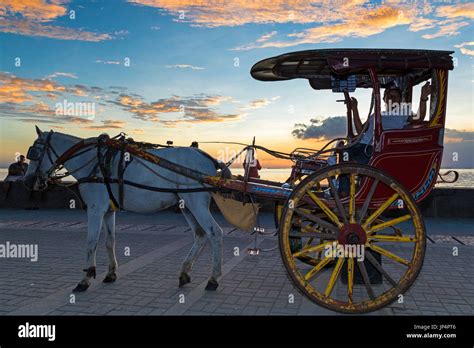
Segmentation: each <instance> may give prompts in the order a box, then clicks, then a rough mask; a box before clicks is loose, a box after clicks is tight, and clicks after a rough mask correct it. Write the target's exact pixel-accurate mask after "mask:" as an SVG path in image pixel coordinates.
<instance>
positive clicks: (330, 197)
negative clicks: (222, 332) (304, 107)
mask: <svg viewBox="0 0 474 348" xmlns="http://www.w3.org/2000/svg"><path fill="white" fill-rule="evenodd" d="M451 53H452V52H446V51H428V50H394V49H393V50H392V49H340V50H339V49H330V50H311V51H302V52H295V53H289V54H284V55H281V56H277V57H273V58H269V59H265V60H263V61H261V62H259V63H257V64H255V65H254V66H253V67H252V70H251V74H252V76H253V77H254V78H255V79H257V80H261V81H283V80H289V79H294V78H304V79H307V80H308V81H309V84H310V86H311V87H312V88H313V89H316V90H323V89H328V90H332V91H333V92H336V93H337V92H340V93H343V95H344V100H343V101H344V103H345V104H346V107H347V135H346V137H343V138H338V139H334V140H331V141H330V142H329V143H328V144H326V145H325V146H324V147H323V148H322V149H320V150H312V149H296V150H295V151H293V152H292V153H290V154H285V153H282V152H277V151H271V150H268V149H266V148H263V147H261V146H257V145H255V144H252V145H249V146H247V147H246V149H247V150H252V151H254V150H263V151H267V152H268V153H270V154H272V155H274V156H277V157H280V158H287V159H291V160H293V161H294V165H293V168H292V174H291V176H290V178H289V179H288V181H287V182H286V183H276V182H271V181H266V180H260V179H255V178H252V177H250V176H249V175H247V174H246V175H245V176H244V178H243V179H242V178H236V177H229V176H223V175H212V174H208V173H206V172H202V171H200V170H197V169H196V168H190V166H189V165H183V162H181V164H180V163H176V161H172V160H170V157H167V156H162V155H160V150H158V151H156V152H152V151H150V150H149V148H146V147H143V146H141V145H140V144H138V143H134V142H127V141H126V140H124V139H114V138H106V139H101V140H100V141H99V142H98V140H97V138H94V139H95V140H94V139H92V140H91V139H86V140H79V139H77V138H76V139H77V141H75V142H74V141H73V140H69V141H70V146H67V147H65V148H64V151H62V152H60V151H55V150H54V147H53V146H52V144H51V138H52V132H50V133H48V135H45V134H40V136H39V139H38V140H37V141H36V142H35V144H34V145H33V146H32V147H31V148H30V150H29V152H28V158H29V159H30V160H31V161H32V162H35V161H36V163H37V165H36V166H30V171H29V174H30V175H31V176H30V178H31V180H30V186H33V185H34V184H35V183H38V182H39V181H41V180H40V179H43V180H46V179H47V178H51V176H52V174H53V173H54V172H55V170H57V168H58V167H60V166H61V165H63V164H65V163H66V162H67V161H68V160H69V159H70V158H71V157H74V156H78V154H80V153H81V152H84V151H86V150H85V149H87V148H104V149H115V155H113V156H116V157H113V158H112V160H111V162H110V163H112V164H113V165H117V166H118V167H119V168H122V169H123V165H124V162H123V154H124V153H127V154H130V155H131V156H132V157H134V158H137V159H139V160H144V161H146V162H147V163H150V164H153V165H156V167H157V168H158V167H159V168H162V169H164V170H166V171H167V172H169V173H175V174H178V176H179V177H181V178H187V179H189V180H190V182H193V183H195V184H196V183H200V185H201V186H200V187H197V188H196V187H191V188H183V187H185V186H183V185H180V186H172V187H171V188H169V187H168V188H167V189H163V188H159V187H152V186H150V185H148V186H147V185H144V184H137V183H134V182H133V181H131V180H127V179H126V175H124V172H123V171H121V170H120V169H117V171H116V172H115V175H118V177H117V178H112V177H111V176H113V175H114V173H113V172H112V173H111V174H110V175H106V172H104V170H102V167H103V166H99V167H100V169H101V171H100V172H99V175H96V176H94V177H91V176H90V175H89V176H87V177H86V179H87V180H82V183H87V184H92V183H93V184H95V185H102V186H104V185H106V186H107V192H108V194H109V195H112V196H111V197H114V192H115V193H117V192H118V193H120V192H122V195H123V186H124V185H125V186H127V185H129V186H133V185H135V186H133V187H134V189H139V190H147V189H148V190H153V189H154V190H155V191H158V192H166V194H169V193H170V192H177V193H183V192H185V193H186V194H192V193H193V192H198V191H203V192H205V191H212V190H214V191H215V190H218V191H221V192H225V191H227V192H229V191H230V192H240V193H243V194H245V195H248V196H250V197H254V196H258V197H265V198H267V199H273V200H275V201H276V202H277V203H276V209H275V216H276V220H277V225H278V229H279V232H278V234H279V247H280V252H281V257H282V260H283V263H284V266H285V268H286V270H287V271H288V274H289V277H290V278H291V280H292V281H293V282H294V284H295V285H296V286H297V287H298V289H299V290H300V291H301V292H302V293H303V294H304V295H305V296H306V297H308V298H309V299H311V300H312V301H314V302H316V303H318V304H320V305H322V306H324V307H326V308H329V309H331V310H335V311H339V312H344V313H364V312H369V311H373V310H376V309H379V308H382V307H384V306H386V305H387V304H389V303H391V302H392V301H394V300H396V299H397V298H399V295H400V294H403V293H404V292H405V291H406V290H407V289H408V288H409V287H410V286H411V285H412V284H413V282H414V281H415V279H416V277H417V275H418V273H419V272H420V269H421V266H422V263H423V258H424V253H425V246H426V236H425V227H424V224H423V217H422V216H421V214H420V211H419V209H418V207H417V203H418V202H420V201H421V200H423V199H425V198H426V197H427V196H428V195H429V193H430V191H431V189H432V188H433V186H434V184H435V182H436V178H437V175H438V172H439V168H440V165H441V159H442V153H443V135H444V124H445V115H446V99H447V88H448V85H447V82H448V70H451V69H453V63H452V58H451V56H450V54H451ZM428 80H430V82H431V100H430V107H429V108H428V116H429V117H428V119H427V120H417V119H416V117H413V115H411V118H410V120H409V121H407V122H406V124H405V125H404V126H403V127H399V128H396V129H384V128H383V127H384V122H383V120H382V118H383V117H388V116H385V115H383V113H382V111H381V104H382V96H381V90H380V89H381V88H385V87H388V86H390V85H393V84H395V85H396V86H397V88H399V91H400V96H401V101H402V102H404V103H407V104H410V103H411V102H412V96H413V89H414V87H415V86H416V85H419V84H421V83H425V81H428ZM361 88H364V89H370V90H372V93H371V103H370V104H371V106H370V110H369V117H368V121H367V122H366V125H365V127H364V129H363V130H362V131H361V132H358V134H355V132H354V130H353V128H354V122H355V121H354V116H355V115H354V114H353V113H354V109H353V108H352V107H351V101H352V99H351V97H350V93H352V92H354V91H355V90H356V89H361ZM371 115H372V117H371ZM371 120H372V121H371ZM370 122H373V124H372V125H370V124H369V123H370ZM367 132H372V133H371V135H372V139H373V140H372V143H371V144H370V145H371V146H370V148H371V150H370V153H367V152H366V151H367V148H368V147H367V146H366V147H365V149H364V151H365V152H366V153H365V154H366V155H367V156H368V157H370V159H369V161H368V163H367V164H361V163H357V162H354V161H352V159H351V158H350V156H349V157H348V158H346V156H344V154H346V153H350V150H351V149H353V148H354V147H355V146H356V145H357V144H360V142H361V139H362V137H363V135H364V133H367ZM336 143H337V144H338V146H337V147H331V144H336ZM51 151H52V152H53V153H51ZM98 153H99V154H102V152H101V151H100V150H99V151H98ZM162 153H163V154H164V153H165V152H162ZM336 154H338V155H339V159H340V160H339V163H337V161H336V162H335V161H334V160H333V159H334V155H336ZM54 157H55V158H54ZM44 158H48V160H47V161H44V160H43V159H44ZM114 158H116V160H115V162H114ZM329 158H331V159H332V160H329ZM43 162H47V163H43ZM185 163H186V162H185ZM96 169H97V167H96ZM68 170H69V172H71V170H70V169H69V168H68ZM247 170H248V168H247ZM33 179H34V180H33ZM94 180H95V181H94ZM168 181H169V180H168ZM80 182H81V181H80ZM343 182H345V183H346V184H347V185H342V183H343ZM158 186H159V185H158ZM121 187H122V189H120V188H121ZM173 190H174V191H173ZM186 190H187V191H186ZM193 190H194V191H193ZM201 193H202V192H201ZM206 193H207V192H206ZM126 197H127V193H125V202H127V199H126ZM120 202H122V199H120ZM119 205H120V204H119ZM126 208H127V207H126V203H125V209H126ZM197 220H198V222H199V219H197ZM201 225H202V224H201ZM89 265H90V264H89ZM183 267H184V266H183ZM183 269H184V268H183ZM90 272H91V268H89V269H88V274H89V273H90ZM94 274H95V264H94ZM89 275H90V274H89ZM182 277H184V278H180V284H181V282H183V283H186V282H187V280H188V278H189V277H188V276H187V274H185V276H183V274H182ZM186 277H188V278H186ZM216 284H217V283H216ZM210 285H211V288H212V284H210ZM215 287H217V285H215ZM86 288H87V287H86Z"/></svg>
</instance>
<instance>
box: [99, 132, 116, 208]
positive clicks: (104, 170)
mask: <svg viewBox="0 0 474 348" xmlns="http://www.w3.org/2000/svg"><path fill="white" fill-rule="evenodd" d="M107 140H108V136H107V137H105V136H100V137H99V138H98V143H97V159H98V162H99V168H100V172H101V174H102V177H103V183H104V184H105V188H106V189H107V193H108V194H109V199H110V205H111V206H112V209H113V210H120V205H119V204H118V203H117V200H116V199H115V197H114V194H113V192H112V189H111V188H110V180H111V179H110V170H109V168H108V167H109V166H108V163H107V162H108V161H107V157H109V158H110V155H109V154H108V151H107V150H108V147H106V156H105V158H104V156H103V155H102V149H103V148H104V147H105V146H104V145H105V142H106V141H107Z"/></svg>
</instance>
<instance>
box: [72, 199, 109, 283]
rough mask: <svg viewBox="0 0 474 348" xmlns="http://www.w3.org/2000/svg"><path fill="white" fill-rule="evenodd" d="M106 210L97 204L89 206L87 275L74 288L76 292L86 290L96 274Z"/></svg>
mask: <svg viewBox="0 0 474 348" xmlns="http://www.w3.org/2000/svg"><path fill="white" fill-rule="evenodd" d="M104 215H105V212H101V211H100V210H98V209H97V206H95V205H94V206H92V207H88V208H87V261H86V269H85V270H84V271H85V272H86V275H85V276H84V278H82V280H81V281H80V282H79V284H77V286H76V287H75V288H74V290H73V291H74V292H82V291H86V290H87V289H88V288H89V286H90V284H91V282H90V279H91V278H94V279H95V276H96V263H95V257H96V252H97V244H98V243H99V237H100V231H101V230H102V222H103V219H104Z"/></svg>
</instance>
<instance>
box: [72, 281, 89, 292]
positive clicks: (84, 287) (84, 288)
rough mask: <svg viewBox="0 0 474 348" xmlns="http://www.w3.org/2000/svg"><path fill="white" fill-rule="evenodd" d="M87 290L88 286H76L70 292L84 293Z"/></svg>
mask: <svg viewBox="0 0 474 348" xmlns="http://www.w3.org/2000/svg"><path fill="white" fill-rule="evenodd" d="M88 288H89V284H81V283H79V284H77V286H76V287H75V288H74V290H72V292H84V291H86V290H87V289H88Z"/></svg>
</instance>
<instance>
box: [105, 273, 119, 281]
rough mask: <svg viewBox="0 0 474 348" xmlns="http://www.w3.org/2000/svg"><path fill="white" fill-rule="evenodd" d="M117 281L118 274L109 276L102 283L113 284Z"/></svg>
mask: <svg viewBox="0 0 474 348" xmlns="http://www.w3.org/2000/svg"><path fill="white" fill-rule="evenodd" d="M116 280H117V274H115V273H112V274H107V275H106V277H105V278H104V280H103V281H102V282H104V283H113V282H115V281H116Z"/></svg>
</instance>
